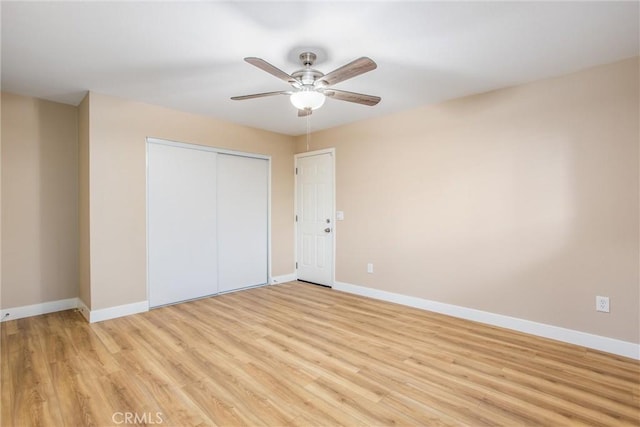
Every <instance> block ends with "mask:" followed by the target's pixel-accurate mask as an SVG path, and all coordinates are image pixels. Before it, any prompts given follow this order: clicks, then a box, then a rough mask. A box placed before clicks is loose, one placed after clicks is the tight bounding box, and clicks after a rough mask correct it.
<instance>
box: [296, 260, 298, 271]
mask: <svg viewBox="0 0 640 427" xmlns="http://www.w3.org/2000/svg"><path fill="white" fill-rule="evenodd" d="M297 269H298V261H296V270H297Z"/></svg>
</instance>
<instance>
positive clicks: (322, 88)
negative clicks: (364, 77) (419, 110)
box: [231, 52, 381, 117]
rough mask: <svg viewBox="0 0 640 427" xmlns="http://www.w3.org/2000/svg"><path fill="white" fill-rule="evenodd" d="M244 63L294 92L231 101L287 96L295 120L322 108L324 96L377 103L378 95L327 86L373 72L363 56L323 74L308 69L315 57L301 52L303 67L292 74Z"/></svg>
mask: <svg viewBox="0 0 640 427" xmlns="http://www.w3.org/2000/svg"><path fill="white" fill-rule="evenodd" d="M244 60H245V61H246V62H248V63H249V64H251V65H254V66H256V67H258V68H260V69H261V70H263V71H266V72H267V73H269V74H271V75H273V76H275V77H277V78H279V79H280V80H282V81H284V82H286V83H289V84H290V85H291V86H293V89H294V90H287V91H284V90H281V91H277V92H264V93H256V94H253V95H242V96H233V97H231V99H233V100H234V101H241V100H244V99H252V98H262V97H265V96H274V95H289V99H290V101H291V103H292V104H293V106H294V107H296V108H297V109H298V117H304V116H308V115H310V114H311V112H312V111H313V110H316V109H318V108H320V107H322V105H323V104H324V101H325V99H326V97H329V98H333V99H338V100H340V101H348V102H355V103H356V104H362V105H369V106H373V105H376V104H377V103H378V102H380V100H381V98H380V97H379V96H372V95H365V94H362V93H355V92H347V91H345V90H337V89H332V88H331V86H333V85H335V84H337V83H340V82H342V81H344V80H347V79H350V78H352V77H356V76H359V75H360V74H364V73H366V72H368V71H371V70H375V69H376V68H377V65H376V63H375V62H373V61H372V60H371V59H370V58H367V57H362V58H358V59H356V60H354V61H351V62H349V63H348V64H346V65H343V66H342V67H340V68H336V69H335V70H333V71H331V72H330V73H328V74H323V73H321V72H320V71H318V70H315V69H313V68H312V66H313V63H314V62H315V60H316V55H315V54H314V53H313V52H303V53H301V54H300V61H301V62H302V65H303V67H304V68H302V69H300V70H297V71H294V72H293V73H291V74H287V73H285V72H284V71H282V70H280V69H279V68H277V67H275V66H273V65H271V64H269V63H268V62H267V61H265V60H264V59H261V58H255V57H248V58H244Z"/></svg>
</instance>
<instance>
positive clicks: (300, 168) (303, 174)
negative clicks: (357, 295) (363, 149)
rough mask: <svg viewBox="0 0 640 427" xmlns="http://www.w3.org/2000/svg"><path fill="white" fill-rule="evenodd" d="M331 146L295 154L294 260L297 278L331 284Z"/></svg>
mask: <svg viewBox="0 0 640 427" xmlns="http://www.w3.org/2000/svg"><path fill="white" fill-rule="evenodd" d="M334 155H335V152H334V150H333V149H330V150H322V151H315V152H309V153H303V154H298V155H296V263H297V276H298V279H300V280H304V281H308V282H312V283H317V284H320V285H325V286H333V280H334V265H333V264H334V243H335V242H334V238H335V237H334V236H335V224H334V220H335V215H334V191H335V190H334V181H335V178H334Z"/></svg>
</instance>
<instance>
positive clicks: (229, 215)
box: [217, 154, 269, 292]
mask: <svg viewBox="0 0 640 427" xmlns="http://www.w3.org/2000/svg"><path fill="white" fill-rule="evenodd" d="M268 184H269V167H268V161H267V160H265V159H257V158H250V157H242V156H235V155H227V154H218V210H217V213H218V215H217V218H218V285H219V291H220V292H224V291H230V290H234V289H240V288H244V287H248V286H255V285H262V284H266V283H267V281H268V278H267V276H268V264H267V263H268V196H269V195H268Z"/></svg>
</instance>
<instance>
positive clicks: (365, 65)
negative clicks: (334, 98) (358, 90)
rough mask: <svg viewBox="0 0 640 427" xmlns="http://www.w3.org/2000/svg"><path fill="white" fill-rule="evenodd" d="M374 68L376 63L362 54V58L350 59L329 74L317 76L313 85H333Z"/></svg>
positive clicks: (376, 66)
mask: <svg viewBox="0 0 640 427" xmlns="http://www.w3.org/2000/svg"><path fill="white" fill-rule="evenodd" d="M376 68H378V65H376V63H375V62H373V60H372V59H370V58H367V57H365V56H363V57H362V58H358V59H356V60H355V61H351V62H349V63H348V64H346V65H343V66H342V67H340V68H336V69H335V70H333V71H332V72H330V73H329V74H325V75H324V76H322V77H320V78H318V80H317V81H316V83H315V85H316V87H318V86H325V87H326V86H333V85H334V84H336V83H340V82H341V81H344V80H347V79H350V78H352V77H355V76H359V75H360V74H364V73H366V72H367V71H371V70H375V69H376Z"/></svg>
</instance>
